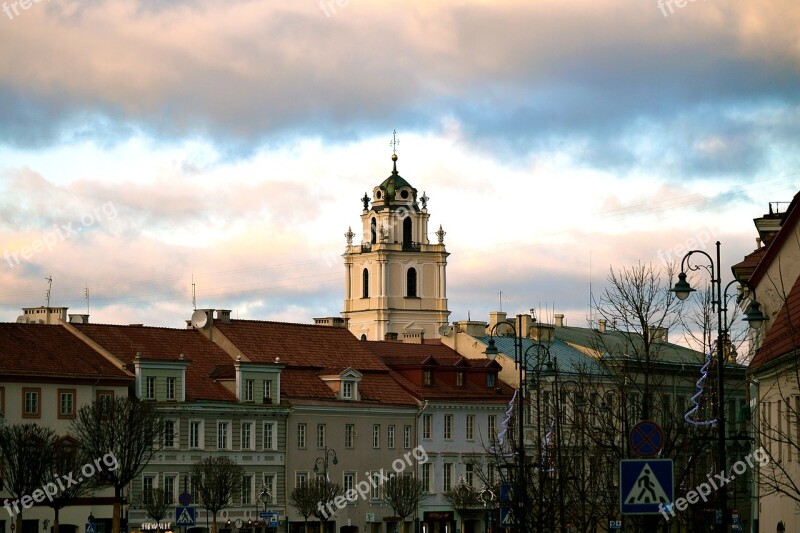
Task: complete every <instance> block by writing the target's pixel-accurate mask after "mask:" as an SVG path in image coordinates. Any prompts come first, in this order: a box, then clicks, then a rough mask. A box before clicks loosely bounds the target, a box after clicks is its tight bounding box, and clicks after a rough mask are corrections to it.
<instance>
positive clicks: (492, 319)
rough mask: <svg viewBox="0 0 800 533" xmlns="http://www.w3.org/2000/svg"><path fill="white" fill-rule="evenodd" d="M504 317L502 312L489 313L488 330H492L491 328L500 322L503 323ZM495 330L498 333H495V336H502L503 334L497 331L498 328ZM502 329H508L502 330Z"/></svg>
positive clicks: (504, 314)
mask: <svg viewBox="0 0 800 533" xmlns="http://www.w3.org/2000/svg"><path fill="white" fill-rule="evenodd" d="M506 316H507V315H506V313H504V312H502V311H492V312H491V313H489V326H488V328H489V329H492V328H493V327H495V325H497V324H499V323H501V322H505V321H506ZM497 329H498V331H497V333H496V335H502V334H503V332H500V331H499V330H500V328H497ZM503 329H508V328H503Z"/></svg>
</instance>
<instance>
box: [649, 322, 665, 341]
mask: <svg viewBox="0 0 800 533" xmlns="http://www.w3.org/2000/svg"><path fill="white" fill-rule="evenodd" d="M647 329H648V334H649V335H650V342H658V343H665V342H669V341H668V339H669V329H667V328H662V327H660V326H650V327H648V328H647Z"/></svg>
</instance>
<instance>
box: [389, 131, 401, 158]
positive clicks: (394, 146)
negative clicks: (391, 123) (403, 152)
mask: <svg viewBox="0 0 800 533" xmlns="http://www.w3.org/2000/svg"><path fill="white" fill-rule="evenodd" d="M398 144H400V139H398V138H397V130H393V131H392V140H391V141H389V146H391V147H392V155H397V145H398Z"/></svg>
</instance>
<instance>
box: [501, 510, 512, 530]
mask: <svg viewBox="0 0 800 533" xmlns="http://www.w3.org/2000/svg"><path fill="white" fill-rule="evenodd" d="M511 511H512V509H511V508H510V507H501V508H500V527H514V513H513V512H511Z"/></svg>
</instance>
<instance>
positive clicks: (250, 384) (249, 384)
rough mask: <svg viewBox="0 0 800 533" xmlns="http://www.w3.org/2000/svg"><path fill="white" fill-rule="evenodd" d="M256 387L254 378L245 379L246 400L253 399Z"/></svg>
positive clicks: (250, 400)
mask: <svg viewBox="0 0 800 533" xmlns="http://www.w3.org/2000/svg"><path fill="white" fill-rule="evenodd" d="M254 389H255V381H254V380H252V379H246V380H244V401H246V402H252V401H253V390H254Z"/></svg>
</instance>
